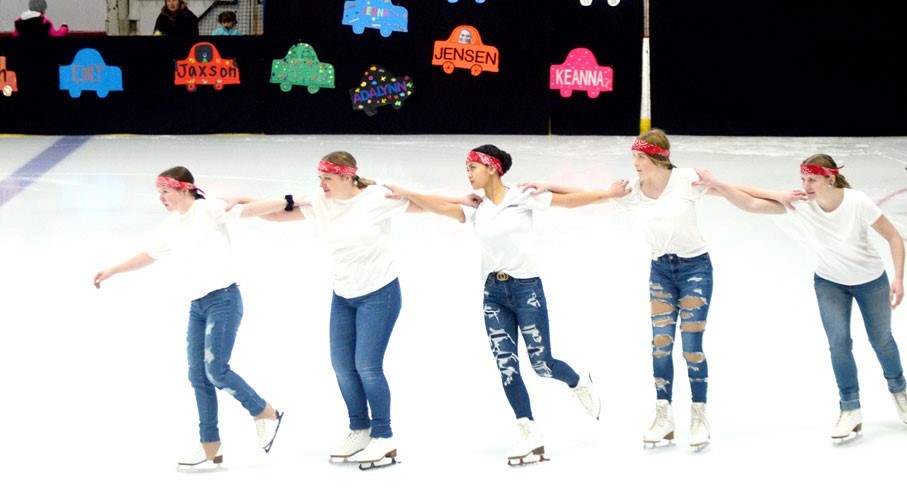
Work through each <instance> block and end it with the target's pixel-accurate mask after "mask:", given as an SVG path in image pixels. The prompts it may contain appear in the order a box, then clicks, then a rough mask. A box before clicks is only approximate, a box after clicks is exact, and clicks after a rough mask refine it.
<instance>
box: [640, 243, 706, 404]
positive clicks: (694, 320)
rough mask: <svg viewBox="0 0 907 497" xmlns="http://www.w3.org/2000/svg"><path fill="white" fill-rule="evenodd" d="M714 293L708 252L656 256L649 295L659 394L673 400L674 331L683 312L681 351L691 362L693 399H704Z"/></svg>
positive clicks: (655, 372)
mask: <svg viewBox="0 0 907 497" xmlns="http://www.w3.org/2000/svg"><path fill="white" fill-rule="evenodd" d="M711 299H712V261H711V259H710V258H709V254H708V253H705V254H702V255H698V256H696V257H690V258H684V257H678V256H677V255H674V254H666V255H663V256H661V257H659V258H658V259H655V260H653V261H652V268H651V271H650V273H649V301H650V303H651V306H652V369H653V371H654V374H655V390H656V394H657V396H658V398H659V399H664V400H667V401H669V402H670V401H671V400H672V395H673V386H674V385H673V382H674V361H673V357H672V355H671V354H672V352H673V349H674V335H675V331H676V329H677V322H678V318H680V332H681V337H682V339H683V357H684V359H685V360H686V362H687V373H688V376H689V379H690V391H691V393H692V397H693V402H705V401H706V394H707V392H708V382H709V367H708V363H707V362H706V360H705V354H704V353H703V351H702V335H703V333H704V332H705V324H706V318H708V315H709V304H710V301H711Z"/></svg>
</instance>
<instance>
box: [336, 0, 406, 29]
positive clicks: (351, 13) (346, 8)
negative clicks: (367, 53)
mask: <svg viewBox="0 0 907 497" xmlns="http://www.w3.org/2000/svg"><path fill="white" fill-rule="evenodd" d="M408 19H409V13H408V12H407V11H406V8H404V7H400V6H398V5H394V4H393V3H392V2H391V0H352V1H350V2H343V24H344V25H347V26H352V27H353V33H356V34H357V35H361V34H362V33H363V32H365V28H371V29H377V30H378V31H380V32H381V36H383V37H385V38H387V37H388V36H390V35H391V33H393V32H394V31H399V32H401V33H406V31H407V24H408V22H409V21H408Z"/></svg>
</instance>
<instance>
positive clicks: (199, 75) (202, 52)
mask: <svg viewBox="0 0 907 497" xmlns="http://www.w3.org/2000/svg"><path fill="white" fill-rule="evenodd" d="M174 83H175V84H177V85H186V89H187V90H189V91H195V88H196V87H197V86H198V85H213V86H214V89H215V90H222V89H223V88H224V85H238V84H239V67H237V66H236V61H234V60H231V59H222V58H221V57H220V54H219V53H218V52H217V48H215V47H214V45H212V44H210V43H207V42H202V43H196V44H195V45H193V46H192V49H191V50H189V56H188V57H186V58H185V59H183V60H180V61H177V62H176V72H175V73H174Z"/></svg>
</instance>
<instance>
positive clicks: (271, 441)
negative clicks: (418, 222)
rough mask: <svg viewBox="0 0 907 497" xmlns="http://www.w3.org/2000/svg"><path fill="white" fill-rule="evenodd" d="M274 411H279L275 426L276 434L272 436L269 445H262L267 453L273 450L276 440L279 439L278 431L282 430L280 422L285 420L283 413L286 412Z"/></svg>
mask: <svg viewBox="0 0 907 497" xmlns="http://www.w3.org/2000/svg"><path fill="white" fill-rule="evenodd" d="M274 412H276V413H277V426H276V427H275V428H274V436H273V437H271V440H270V441H269V442H268V445H265V446H264V447H262V448H263V449H264V450H265V454H267V453H269V452H271V446H272V445H274V440H276V439H277V432H278V431H280V422H281V421H283V415H284V414H286V412H278V411H274Z"/></svg>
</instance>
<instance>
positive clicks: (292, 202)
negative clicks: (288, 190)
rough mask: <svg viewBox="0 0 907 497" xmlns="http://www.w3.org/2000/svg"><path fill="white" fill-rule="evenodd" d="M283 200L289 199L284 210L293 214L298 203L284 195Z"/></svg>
mask: <svg viewBox="0 0 907 497" xmlns="http://www.w3.org/2000/svg"><path fill="white" fill-rule="evenodd" d="M283 198H285V199H287V206H286V207H284V208H283V210H285V211H287V212H291V211H292V210H293V207H294V206H295V205H296V202H294V201H293V196H292V195H284V196H283Z"/></svg>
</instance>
